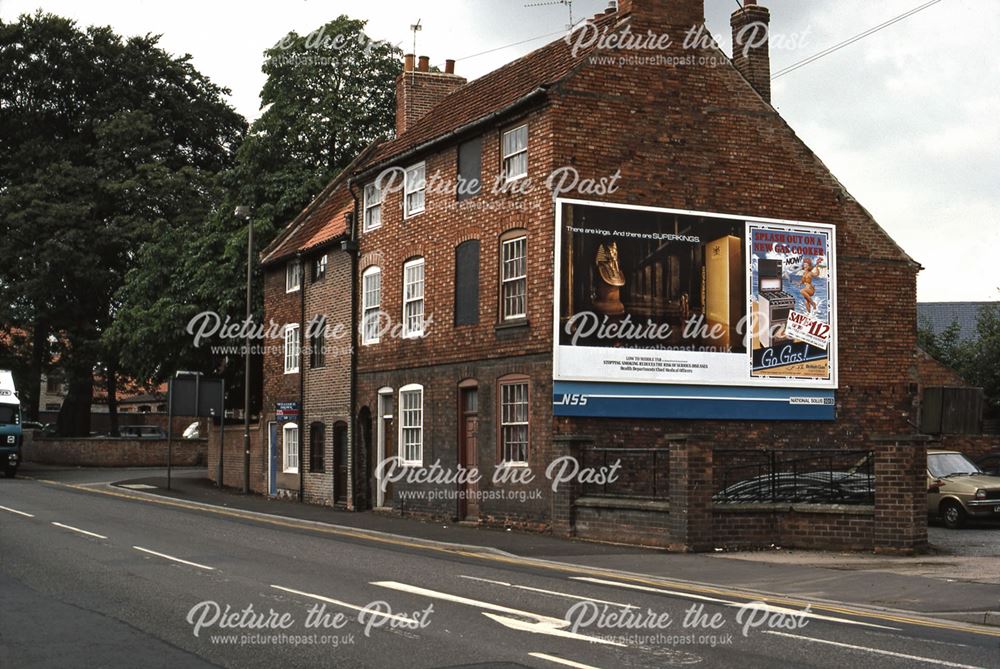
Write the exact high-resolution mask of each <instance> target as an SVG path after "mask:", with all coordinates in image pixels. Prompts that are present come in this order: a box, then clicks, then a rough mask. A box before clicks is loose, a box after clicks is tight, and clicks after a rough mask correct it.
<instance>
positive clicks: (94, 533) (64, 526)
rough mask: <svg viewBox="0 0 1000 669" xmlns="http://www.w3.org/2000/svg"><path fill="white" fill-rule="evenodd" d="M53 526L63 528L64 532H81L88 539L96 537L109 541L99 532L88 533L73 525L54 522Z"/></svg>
mask: <svg viewBox="0 0 1000 669" xmlns="http://www.w3.org/2000/svg"><path fill="white" fill-rule="evenodd" d="M52 524H53V525H55V526H56V527H61V528H63V529H64V530H70V531H71V532H79V533H80V534H86V535H87V536H88V537H96V538H97V539H107V537H106V536H104V535H103V534H98V533H97V532H88V531H87V530H81V529H80V528H79V527H73V526H72V525H63V524H62V523H57V522H55V521H52Z"/></svg>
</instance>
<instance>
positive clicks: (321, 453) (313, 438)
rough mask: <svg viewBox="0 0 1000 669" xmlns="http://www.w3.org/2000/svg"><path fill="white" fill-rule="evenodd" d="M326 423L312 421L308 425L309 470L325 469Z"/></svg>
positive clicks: (318, 470)
mask: <svg viewBox="0 0 1000 669" xmlns="http://www.w3.org/2000/svg"><path fill="white" fill-rule="evenodd" d="M325 456H326V425H324V424H323V423H319V422H317V423H313V424H312V425H310V426H309V471H311V472H323V471H326V457H325Z"/></svg>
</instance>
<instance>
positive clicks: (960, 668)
mask: <svg viewBox="0 0 1000 669" xmlns="http://www.w3.org/2000/svg"><path fill="white" fill-rule="evenodd" d="M763 632H764V634H773V635H775V636H782V637H787V638H789V639H798V640H800V641H812V642H814V643H823V644H827V645H830V646H837V647H839V648H849V649H851V650H860V651H864V652H866V653H875V654H876V655H886V656H888V657H896V658H899V659H901V660H914V661H915V662H925V663H927V664H936V665H938V666H941V667H951V668H952V669H983V668H982V667H977V666H975V665H971V664H958V663H957V662H948V661H946V660H936V659H934V658H933V657H921V656H919V655H906V654H904V653H896V652H894V651H891V650H881V649H880V648H869V647H867V646H855V645H854V644H850V643H842V642H840V641H829V640H827V639H817V638H816V637H811V636H802V635H800V634H789V633H787V632H775V631H773V630H763Z"/></svg>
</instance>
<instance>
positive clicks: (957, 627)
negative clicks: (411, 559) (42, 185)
mask: <svg viewBox="0 0 1000 669" xmlns="http://www.w3.org/2000/svg"><path fill="white" fill-rule="evenodd" d="M36 480H37V481H38V482H39V483H45V484H47V485H53V486H59V487H62V488H70V489H73V490H79V491H83V492H88V493H96V494H99V495H106V496H109V497H119V498H121V499H127V500H131V501H135V502H145V503H147V504H157V505H160V506H167V507H173V508H177V509H184V510H186V511H201V512H204V513H212V514H215V515H218V516H226V517H229V518H238V519H240V520H249V521H253V522H256V523H261V524H265V525H273V526H277V527H287V528H291V529H296V530H303V529H305V530H310V531H313V532H317V533H320V534H329V535H335V536H339V537H349V538H352V539H360V540H363V541H371V542H375V543H380V544H386V545H391V546H401V547H405V548H416V549H420V550H427V551H433V552H438V553H445V554H448V555H458V556H462V557H467V558H473V559H476V560H484V561H488V562H495V563H500V564H508V565H516V566H519V567H524V566H530V567H536V568H538V569H544V570H548V571H553V572H558V573H563V574H571V575H573V576H590V577H600V578H604V579H612V580H618V581H622V582H627V583H640V584H642V585H647V586H653V587H658V588H670V589H673V590H678V591H682V592H689V593H692V594H700V595H716V596H722V597H728V598H735V599H742V600H746V601H747V602H765V603H767V604H773V605H776V606H784V607H788V608H799V609H804V608H805V607H807V606H808V607H810V610H813V611H825V612H830V613H839V614H842V615H850V616H855V617H859V618H865V619H872V620H879V621H889V622H895V623H904V624H907V625H915V626H919V627H929V628H935V629H942V630H951V631H956V632H965V633H967V634H977V635H981V636H988V637H1000V629H996V630H993V629H989V628H986V627H980V626H973V625H966V624H962V623H957V622H948V621H944V620H933V619H929V618H918V617H914V616H909V615H906V614H904V613H897V612H893V611H874V610H865V609H860V608H853V607H850V606H846V605H843V604H837V603H828V602H811V601H805V600H801V599H794V598H790V597H784V596H780V595H764V594H759V593H751V592H741V591H738V590H731V589H728V588H722V587H716V586H708V585H700V584H695V583H688V582H684V581H671V580H668V579H661V578H650V577H647V576H640V575H633V574H623V573H621V572H617V571H610V570H606V569H600V568H593V567H585V566H582V565H574V564H567V563H562V562H549V561H546V560H536V559H534V558H523V557H511V556H507V555H499V554H496V553H490V552H479V551H470V550H466V549H463V548H459V547H457V546H444V545H435V544H434V543H430V542H422V541H412V540H409V539H407V538H405V537H397V536H393V535H388V534H377V533H372V532H365V531H356V530H351V529H349V528H343V527H337V526H331V525H323V524H320V523H318V522H316V521H298V520H295V519H284V518H280V517H277V516H272V515H267V514H262V513H253V512H251V513H245V512H242V511H238V510H232V509H226V508H222V507H218V506H214V505H211V504H204V503H189V502H184V501H181V500H176V499H172V498H168V497H163V496H159V495H156V494H155V493H147V494H146V495H148V496H146V495H143V496H139V495H134V494H128V493H124V492H118V491H117V490H109V489H108V488H97V487H94V486H91V485H81V484H75V483H62V482H59V481H51V480H46V479H36Z"/></svg>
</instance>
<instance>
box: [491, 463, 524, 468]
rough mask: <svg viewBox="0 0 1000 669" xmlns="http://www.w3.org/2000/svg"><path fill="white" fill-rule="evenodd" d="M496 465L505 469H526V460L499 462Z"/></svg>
mask: <svg viewBox="0 0 1000 669" xmlns="http://www.w3.org/2000/svg"><path fill="white" fill-rule="evenodd" d="M497 467H504V468H507V469H526V468H527V467H528V463H527V462H501V463H498V464H497Z"/></svg>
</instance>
